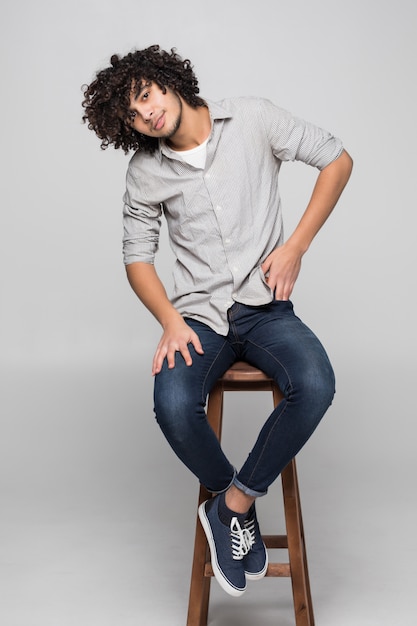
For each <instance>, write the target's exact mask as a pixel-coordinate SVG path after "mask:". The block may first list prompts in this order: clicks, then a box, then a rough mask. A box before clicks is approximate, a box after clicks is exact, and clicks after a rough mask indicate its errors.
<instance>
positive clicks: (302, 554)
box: [187, 361, 314, 626]
mask: <svg viewBox="0 0 417 626" xmlns="http://www.w3.org/2000/svg"><path fill="white" fill-rule="evenodd" d="M225 391H272V394H273V400H274V406H277V405H278V403H279V402H280V401H281V400H282V398H283V395H282V393H281V391H280V390H279V389H278V387H277V385H276V384H275V383H274V381H273V380H272V379H271V378H269V377H268V376H266V374H264V373H263V372H262V371H261V370H259V369H257V368H256V367H252V366H251V365H248V364H247V363H243V362H241V361H239V362H237V363H235V364H234V365H233V366H232V367H231V368H230V369H229V370H227V372H226V373H225V374H224V375H223V376H222V377H221V378H220V379H219V380H218V381H217V383H216V384H215V386H214V387H213V389H212V391H211V393H210V395H209V400H208V408H207V418H208V421H209V423H210V425H211V427H212V428H213V430H214V432H215V433H216V435H217V437H218V438H219V440H220V438H221V430H222V418H223V394H224V392H225ZM281 480H282V492H283V499H284V512H285V524H286V530H287V534H286V535H264V536H263V540H264V542H265V545H266V547H267V548H287V550H288V562H287V563H269V565H268V570H267V573H266V575H267V576H289V577H290V578H291V583H292V591H293V599H294V611H295V623H296V626H314V617H313V605H312V601H311V592H310V582H309V577H308V568H307V556H306V548H305V541H304V530H303V520H302V516H301V503H300V494H299V490H298V480H297V470H296V464H295V459H293V460H292V461H290V463H289V464H288V465H287V467H286V468H285V469H284V470H283V471H282V472H281ZM210 497H211V493H210V492H208V491H207V490H206V489H205V487H203V486H200V493H199V498H198V504H199V505H200V504H201V503H202V502H204V501H205V500H207V499H208V498H210ZM211 576H213V570H212V568H211V563H210V551H209V548H208V544H207V541H206V536H205V533H204V530H203V528H202V526H201V524H200V520H199V518H198V515H197V524H196V532H195V542H194V558H193V565H192V572H191V585H190V599H189V604H188V618H187V626H206V625H207V617H208V608H209V597H210V582H211ZM258 584H262V583H258Z"/></svg>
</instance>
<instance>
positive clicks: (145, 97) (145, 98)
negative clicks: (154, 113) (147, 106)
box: [142, 91, 149, 100]
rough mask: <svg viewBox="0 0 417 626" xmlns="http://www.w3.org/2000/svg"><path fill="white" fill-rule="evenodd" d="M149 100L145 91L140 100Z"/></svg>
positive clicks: (147, 92)
mask: <svg viewBox="0 0 417 626" xmlns="http://www.w3.org/2000/svg"><path fill="white" fill-rule="evenodd" d="M148 98H149V91H145V92H144V93H143V95H142V100H147V99H148Z"/></svg>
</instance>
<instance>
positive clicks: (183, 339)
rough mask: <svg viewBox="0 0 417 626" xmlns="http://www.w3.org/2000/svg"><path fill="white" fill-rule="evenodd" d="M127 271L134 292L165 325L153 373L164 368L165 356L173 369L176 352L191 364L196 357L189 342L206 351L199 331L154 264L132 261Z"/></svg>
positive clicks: (199, 349)
mask: <svg viewBox="0 0 417 626" xmlns="http://www.w3.org/2000/svg"><path fill="white" fill-rule="evenodd" d="M126 271H127V277H128V279H129V283H130V285H131V287H132V289H133V291H134V292H135V293H136V295H137V296H138V298H139V299H140V300H141V301H142V302H143V304H144V305H145V306H146V307H147V308H148V309H149V311H150V312H151V313H152V314H153V315H154V316H155V317H156V319H157V320H158V322H159V323H160V324H161V326H162V327H163V334H162V337H161V340H160V342H159V344H158V346H157V349H156V352H155V356H154V358H153V362H152V374H158V373H159V372H160V371H161V368H162V364H163V362H164V359H165V358H166V359H167V363H168V367H169V368H173V367H174V366H175V354H176V353H177V352H180V353H181V355H182V356H183V358H184V361H185V363H186V364H187V365H191V364H192V362H193V360H192V357H191V354H190V350H189V344H192V345H193V347H194V349H195V351H196V352H197V353H198V354H203V348H202V345H201V343H200V340H199V338H198V336H197V334H196V333H195V332H194V331H193V330H192V329H191V328H190V326H188V324H186V322H185V321H184V319H183V317H182V316H181V315H180V314H179V313H178V311H177V310H176V309H175V308H174V307H173V306H172V304H171V302H170V301H169V299H168V296H167V293H166V291H165V287H164V286H163V284H162V282H161V281H160V279H159V277H158V274H157V273H156V270H155V268H154V266H153V265H151V264H148V263H132V264H131V265H128V266H127V268H126Z"/></svg>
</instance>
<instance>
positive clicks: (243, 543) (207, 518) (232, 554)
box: [198, 496, 251, 597]
mask: <svg viewBox="0 0 417 626" xmlns="http://www.w3.org/2000/svg"><path fill="white" fill-rule="evenodd" d="M219 498H220V496H216V497H214V498H211V499H210V500H206V502H203V504H200V506H199V507H198V516H199V518H200V521H201V524H202V526H203V528H204V532H205V533H206V537H207V541H208V544H209V547H210V553H211V566H212V568H213V572H214V575H215V577H216V579H217V581H218V583H219V584H220V586H221V587H222V588H223V589H224V591H226V593H229V594H230V595H231V596H236V597H237V596H241V595H242V593H244V591H245V589H246V576H245V569H244V567H243V557H244V556H245V554H247V553H248V551H249V549H250V545H251V537H250V533H249V531H248V530H247V529H246V528H244V527H243V528H242V527H241V525H240V523H239V520H238V518H237V517H233V518H232V520H231V522H230V525H229V526H226V525H225V524H223V523H222V522H221V521H220V519H219Z"/></svg>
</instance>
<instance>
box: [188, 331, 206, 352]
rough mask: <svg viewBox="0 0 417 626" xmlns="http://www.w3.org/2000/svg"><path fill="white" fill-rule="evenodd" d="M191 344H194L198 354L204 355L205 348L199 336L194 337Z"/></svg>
mask: <svg viewBox="0 0 417 626" xmlns="http://www.w3.org/2000/svg"><path fill="white" fill-rule="evenodd" d="M191 343H192V344H193V346H194V350H195V351H196V352H197V354H204V350H203V346H202V345H201V341H200V338H199V337H198V335H196V334H195V335H193V337H192V338H191Z"/></svg>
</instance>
